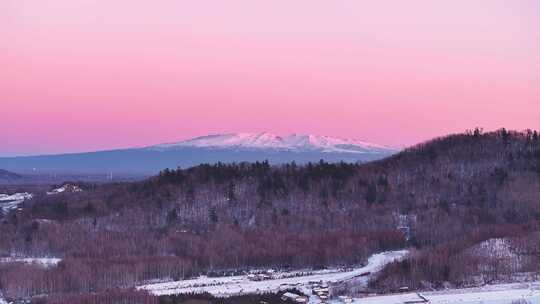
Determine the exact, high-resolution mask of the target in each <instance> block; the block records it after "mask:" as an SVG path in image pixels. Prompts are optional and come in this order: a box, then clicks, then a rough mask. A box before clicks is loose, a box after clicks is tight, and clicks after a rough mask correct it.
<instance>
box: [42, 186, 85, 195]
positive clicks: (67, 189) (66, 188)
mask: <svg viewBox="0 0 540 304" xmlns="http://www.w3.org/2000/svg"><path fill="white" fill-rule="evenodd" d="M82 191H83V190H82V189H81V188H80V187H79V186H77V185H72V184H65V185H62V186H61V187H58V188H55V189H53V190H51V191H49V192H47V195H55V194H60V193H64V192H82Z"/></svg>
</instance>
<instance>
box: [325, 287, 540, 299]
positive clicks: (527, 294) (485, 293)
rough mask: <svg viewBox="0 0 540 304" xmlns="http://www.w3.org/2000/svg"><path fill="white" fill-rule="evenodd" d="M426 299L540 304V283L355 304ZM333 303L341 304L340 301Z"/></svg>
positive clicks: (401, 297) (471, 289)
mask: <svg viewBox="0 0 540 304" xmlns="http://www.w3.org/2000/svg"><path fill="white" fill-rule="evenodd" d="M422 298H425V299H426V300H428V301H429V302H426V303H431V304H453V303H459V304H511V303H512V302H514V301H518V300H525V301H527V302H524V303H531V304H539V303H540V282H537V283H517V284H501V285H487V286H483V287H479V288H468V289H450V290H444V291H434V292H426V293H420V295H418V294H416V293H406V294H399V295H388V296H375V297H368V298H360V299H354V301H353V303H361V304H403V303H415V301H422ZM331 303H341V302H340V301H339V300H335V301H331Z"/></svg>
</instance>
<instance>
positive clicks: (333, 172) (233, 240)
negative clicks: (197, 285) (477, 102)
mask: <svg viewBox="0 0 540 304" xmlns="http://www.w3.org/2000/svg"><path fill="white" fill-rule="evenodd" d="M535 134H536V135H535ZM81 187H83V189H85V191H84V192H80V193H66V194H60V195H54V196H46V195H37V196H36V197H35V198H34V199H33V200H30V201H27V202H25V203H24V204H23V210H22V211H19V212H16V213H11V214H10V215H9V216H7V217H6V218H4V219H3V220H2V223H1V225H2V229H0V256H2V255H3V256H10V255H18V256H55V257H61V258H63V259H64V262H62V263H60V265H59V266H58V267H56V268H54V267H53V268H48V269H38V268H36V267H30V266H24V265H9V266H3V267H2V268H1V269H0V284H2V285H0V288H1V289H3V290H4V291H5V293H6V294H7V295H8V297H10V298H29V297H32V296H35V295H40V294H63V293H70V292H83V293H88V292H93V293H98V292H105V291H106V290H107V289H111V288H130V287H133V286H135V285H137V284H140V283H142V282H145V281H149V280H159V279H181V278H188V277H190V276H194V275H198V274H200V273H207V272H212V273H219V272H227V271H229V270H232V269H247V268H249V267H275V268H288V267H323V266H331V265H350V264H359V263H362V262H364V261H365V260H366V258H367V257H368V256H369V255H371V254H372V253H374V252H377V251H383V250H391V249H398V248H403V247H406V246H414V247H416V248H417V252H419V256H425V255H427V254H429V253H433V254H436V255H437V256H441V257H440V258H439V257H437V256H435V257H433V259H439V260H441V261H446V260H448V261H450V260H452V261H454V260H456V261H457V259H454V258H451V257H453V256H454V255H455V254H454V251H452V254H450V253H448V254H447V253H445V252H446V251H448V250H450V249H448V248H460V249H463V250H466V249H465V248H467V247H468V246H472V245H473V244H475V243H478V242H482V241H484V240H486V239H489V238H492V237H494V235H496V236H497V237H504V236H506V235H508V236H512V237H516V238H526V237H528V236H529V235H531V234H533V233H534V232H535V231H536V230H535V229H536V227H537V226H536V224H535V223H536V222H537V221H539V220H540V202H539V200H538V197H540V140H539V139H538V134H537V133H535V132H534V131H527V132H510V131H506V130H500V131H497V132H492V133H486V134H484V133H483V132H482V131H481V130H479V129H477V130H473V131H470V132H467V133H465V134H457V135H451V136H448V137H444V138H439V139H435V140H433V141H431V142H428V143H425V144H421V145H418V146H416V147H412V148H410V149H407V150H406V151H403V152H402V153H399V154H397V155H395V156H392V157H390V158H388V159H386V160H382V161H377V162H373V163H368V164H363V165H361V164H347V163H336V164H330V163H325V162H322V161H321V162H319V163H316V164H308V165H305V166H298V165H296V164H294V163H292V164H286V165H282V166H270V165H269V164H268V163H267V162H258V163H240V164H221V163H218V164H214V165H201V166H197V167H193V168H189V169H178V170H165V171H163V172H161V173H160V174H159V175H158V176H156V177H153V178H150V179H148V180H146V181H142V182H133V183H115V184H107V185H91V184H87V185H81ZM492 230H496V231H497V233H496V234H494V233H488V232H485V231H492ZM456 244H461V245H459V246H458V245H456ZM456 246H457V247H456ZM527 250H529V251H532V249H530V248H529V249H527ZM456 254H457V253H456ZM419 261H420V262H418V263H417V265H418V266H415V267H423V265H432V264H433V263H431V264H429V263H428V264H426V263H424V262H425V261H424V260H419ZM456 263H461V262H459V261H458V262H456ZM441 265H448V267H450V268H451V269H458V268H457V267H454V266H453V265H454V264H452V263H450V262H448V263H447V262H441ZM395 267H396V269H395V270H394V271H392V272H391V273H396V275H397V274H398V273H401V276H402V277H407V276H411V273H412V272H413V269H416V268H414V267H408V268H407V267H404V268H403V269H404V270H403V269H401V268H399V267H402V266H399V267H398V266H395ZM17 269H19V270H20V271H19V273H20V274H19V275H17V274H16V273H17ZM75 269H79V273H80V275H79V277H77V278H75V275H74V273H75V272H76V271H75ZM433 269H439V268H433ZM460 269H463V267H462V268H460ZM398 270H399V271H398ZM414 271H416V270H414ZM456 271H457V270H456ZM460 271H461V270H460ZM467 276H468V275H467V274H465V275H464V277H467ZM44 277H46V278H48V279H47V280H49V281H50V282H55V283H54V284H50V285H47V286H45V285H46V284H43V283H40V281H42V280H43V279H42V278H44ZM386 277H387V278H388V279H387V281H391V280H394V279H393V278H394V277H392V276H391V275H389V274H388V275H387V276H386ZM390 277H392V278H391V279H390ZM417 277H418V278H427V279H428V280H438V278H436V277H431V276H429V275H422V276H417ZM34 278H36V279H34ZM448 278H450V277H443V278H442V279H441V280H442V281H444V280H443V279H448ZM381 280H382V279H381ZM399 280H401V279H399ZM415 280H416V279H415ZM417 281H420V279H418V280H417ZM381 282H382V281H381ZM409 282H413V280H412V279H410V280H409ZM384 284H386V283H381V286H382V285H384ZM411 285H413V286H414V284H413V283H411Z"/></svg>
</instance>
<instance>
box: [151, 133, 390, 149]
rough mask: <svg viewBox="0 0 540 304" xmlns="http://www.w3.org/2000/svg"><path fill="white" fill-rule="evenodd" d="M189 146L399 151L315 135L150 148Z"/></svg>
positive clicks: (224, 137)
mask: <svg viewBox="0 0 540 304" xmlns="http://www.w3.org/2000/svg"><path fill="white" fill-rule="evenodd" d="M186 147H191V148H209V149H212V148H214V149H215V148H218V149H237V150H281V151H292V152H305V151H310V152H313V151H317V152H323V153H377V152H378V153H392V152H395V151H396V150H395V149H392V148H389V147H385V146H381V145H377V144H372V143H367V142H363V141H360V140H356V139H341V138H335V137H329V136H321V135H312V134H308V135H303V134H292V135H289V136H286V137H281V136H278V135H275V134H272V133H267V132H263V133H228V134H216V135H207V136H202V137H196V138H193V139H188V140H185V141H181V142H178V143H168V144H161V145H157V146H153V147H150V149H155V150H161V151H164V150H168V149H175V148H186Z"/></svg>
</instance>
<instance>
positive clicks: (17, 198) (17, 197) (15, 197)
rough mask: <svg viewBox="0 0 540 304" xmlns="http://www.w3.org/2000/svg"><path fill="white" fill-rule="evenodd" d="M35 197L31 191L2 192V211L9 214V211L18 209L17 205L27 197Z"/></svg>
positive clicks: (0, 206) (0, 205)
mask: <svg viewBox="0 0 540 304" xmlns="http://www.w3.org/2000/svg"><path fill="white" fill-rule="evenodd" d="M32 197H34V195H33V194H31V193H27V192H24V193H15V194H11V195H9V194H0V212H2V213H3V214H7V213H8V212H9V211H11V210H14V209H17V207H18V206H19V205H20V204H21V203H22V202H24V201H25V200H27V199H31V198H32Z"/></svg>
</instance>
